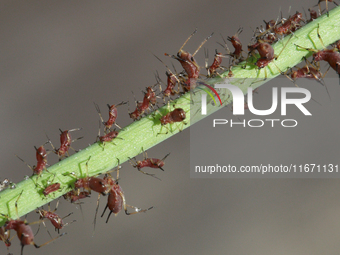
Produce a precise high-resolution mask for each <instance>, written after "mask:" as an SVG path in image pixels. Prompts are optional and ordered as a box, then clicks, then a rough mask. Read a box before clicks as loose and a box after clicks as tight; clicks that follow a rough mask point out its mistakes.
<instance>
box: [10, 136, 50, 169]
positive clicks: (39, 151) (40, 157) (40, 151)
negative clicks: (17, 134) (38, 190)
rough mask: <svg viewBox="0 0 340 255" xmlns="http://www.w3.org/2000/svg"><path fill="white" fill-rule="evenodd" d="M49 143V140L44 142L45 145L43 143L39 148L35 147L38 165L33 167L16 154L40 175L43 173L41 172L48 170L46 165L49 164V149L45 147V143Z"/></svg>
mask: <svg viewBox="0 0 340 255" xmlns="http://www.w3.org/2000/svg"><path fill="white" fill-rule="evenodd" d="M47 143H49V141H47V142H46V143H44V144H43V145H41V146H40V147H39V148H37V147H35V146H34V148H35V151H36V152H35V157H36V159H37V165H36V166H33V167H31V166H30V165H29V164H27V163H26V162H25V161H24V160H23V159H21V158H20V157H19V156H18V155H15V156H17V158H19V159H20V160H21V161H22V162H24V163H25V164H26V165H27V166H28V167H29V168H30V169H31V170H32V171H33V174H36V175H38V176H40V175H41V173H42V172H43V171H44V170H46V171H47V169H46V165H47V155H48V153H47V151H46V149H45V148H44V145H45V144H47Z"/></svg>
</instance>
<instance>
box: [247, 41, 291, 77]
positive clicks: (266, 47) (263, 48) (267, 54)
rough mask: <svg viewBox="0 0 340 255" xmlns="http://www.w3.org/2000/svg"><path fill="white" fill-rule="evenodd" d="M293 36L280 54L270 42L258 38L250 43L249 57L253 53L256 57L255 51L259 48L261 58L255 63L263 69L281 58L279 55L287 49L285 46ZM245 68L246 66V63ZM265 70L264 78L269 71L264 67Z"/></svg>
mask: <svg viewBox="0 0 340 255" xmlns="http://www.w3.org/2000/svg"><path fill="white" fill-rule="evenodd" d="M291 38H292V36H290V38H289V39H288V40H287V43H286V44H285V45H284V46H283V48H282V50H281V52H280V53H279V55H275V54H274V49H273V47H272V46H271V45H270V44H269V43H266V42H264V41H262V40H261V39H258V40H257V42H256V43H255V44H252V45H248V50H249V53H248V58H249V56H250V55H253V56H254V57H255V58H256V55H255V53H254V51H255V50H257V51H258V53H259V55H260V58H259V59H257V61H256V62H255V65H256V66H257V67H258V68H259V69H262V68H264V67H266V66H268V64H269V63H271V62H272V61H273V60H274V59H275V60H276V59H278V58H279V56H280V55H281V53H282V52H283V50H284V49H285V47H286V46H287V44H288V43H289V41H290V39H291ZM246 64H247V63H246ZM275 66H276V65H275ZM243 68H246V65H245V66H244V67H243ZM264 71H265V78H264V80H266V79H267V71H266V69H264Z"/></svg>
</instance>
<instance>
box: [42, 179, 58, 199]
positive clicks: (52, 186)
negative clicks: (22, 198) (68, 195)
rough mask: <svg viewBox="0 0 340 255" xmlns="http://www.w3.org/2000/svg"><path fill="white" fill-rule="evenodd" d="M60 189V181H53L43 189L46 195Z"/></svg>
mask: <svg viewBox="0 0 340 255" xmlns="http://www.w3.org/2000/svg"><path fill="white" fill-rule="evenodd" d="M59 189H60V183H58V182H56V183H52V184H50V185H48V186H47V187H46V188H45V189H44V190H43V192H42V193H43V194H44V196H45V197H47V196H48V195H49V194H51V193H52V192H56V191H58V190H59Z"/></svg>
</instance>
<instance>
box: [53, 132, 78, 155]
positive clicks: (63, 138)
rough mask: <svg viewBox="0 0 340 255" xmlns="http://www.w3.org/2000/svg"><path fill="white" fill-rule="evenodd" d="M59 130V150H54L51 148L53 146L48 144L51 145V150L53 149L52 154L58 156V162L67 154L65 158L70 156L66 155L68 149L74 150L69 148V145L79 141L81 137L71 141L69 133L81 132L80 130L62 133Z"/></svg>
mask: <svg viewBox="0 0 340 255" xmlns="http://www.w3.org/2000/svg"><path fill="white" fill-rule="evenodd" d="M59 130H60V132H61V134H60V147H59V149H56V148H55V147H54V146H53V144H52V143H51V142H50V143H51V146H52V148H53V149H54V151H53V152H54V153H55V154H57V155H58V157H59V161H60V160H61V159H62V158H63V157H66V154H67V156H70V155H69V153H68V151H69V149H72V150H74V149H73V148H72V147H71V143H73V142H75V141H77V140H80V139H82V138H83V137H79V138H77V139H74V140H72V138H71V135H70V132H72V131H78V130H81V128H74V129H71V130H65V131H62V130H61V129H59ZM74 151H75V150H74Z"/></svg>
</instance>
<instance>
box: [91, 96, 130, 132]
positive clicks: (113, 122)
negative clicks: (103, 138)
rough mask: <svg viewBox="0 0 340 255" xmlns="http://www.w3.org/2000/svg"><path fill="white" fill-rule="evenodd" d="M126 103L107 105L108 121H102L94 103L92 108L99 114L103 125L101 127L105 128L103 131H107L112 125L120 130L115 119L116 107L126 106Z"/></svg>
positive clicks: (116, 114)
mask: <svg viewBox="0 0 340 255" xmlns="http://www.w3.org/2000/svg"><path fill="white" fill-rule="evenodd" d="M126 103H127V102H120V103H119V104H117V105H114V104H113V105H109V104H107V107H108V108H109V119H108V120H107V121H104V119H103V117H102V114H101V112H100V109H99V106H98V105H97V104H96V103H94V106H95V107H96V110H97V112H98V114H99V117H100V119H101V121H102V123H103V125H104V126H105V131H106V130H109V129H110V128H111V127H112V126H113V125H115V126H116V127H118V128H119V129H122V128H121V127H120V126H119V125H118V124H117V123H116V119H117V117H118V110H117V107H118V106H121V105H124V104H126Z"/></svg>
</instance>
